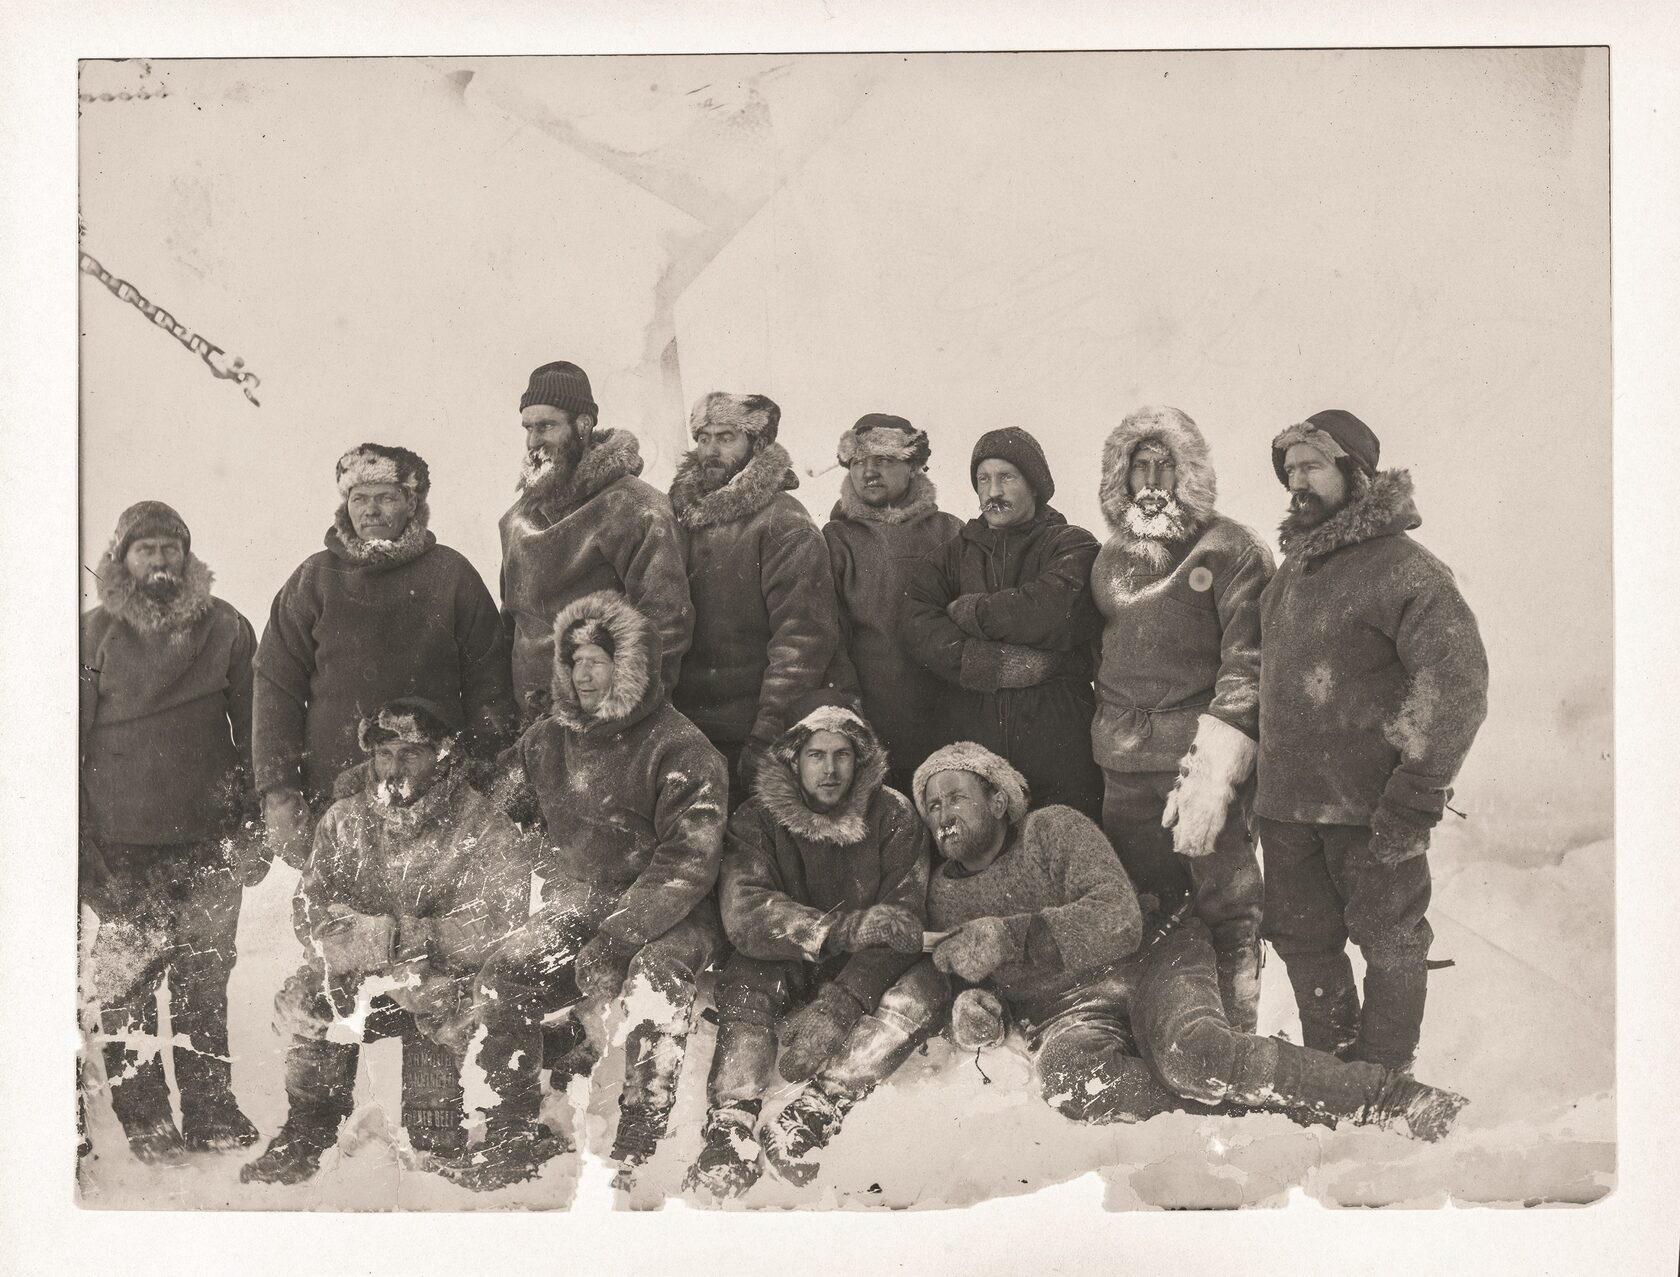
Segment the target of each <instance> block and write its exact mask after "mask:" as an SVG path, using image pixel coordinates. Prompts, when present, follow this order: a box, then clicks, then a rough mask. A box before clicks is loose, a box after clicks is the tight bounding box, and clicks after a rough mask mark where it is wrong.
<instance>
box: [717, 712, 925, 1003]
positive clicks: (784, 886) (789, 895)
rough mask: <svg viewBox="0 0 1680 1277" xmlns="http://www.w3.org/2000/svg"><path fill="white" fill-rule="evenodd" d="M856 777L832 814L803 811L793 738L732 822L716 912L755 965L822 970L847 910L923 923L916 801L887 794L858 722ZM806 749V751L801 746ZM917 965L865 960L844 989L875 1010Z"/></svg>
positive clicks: (921, 835) (848, 972) (844, 978)
mask: <svg viewBox="0 0 1680 1277" xmlns="http://www.w3.org/2000/svg"><path fill="white" fill-rule="evenodd" d="M842 730H844V731H845V734H846V735H847V736H848V737H849V738H850V739H851V741H852V748H853V756H854V758H855V759H856V771H855V772H854V774H853V779H852V789H851V792H850V793H849V794H848V795H847V796H846V801H845V802H844V803H842V804H841V805H840V807H839V808H838V809H836V810H835V811H833V812H829V813H826V814H824V813H821V812H816V811H813V810H812V809H811V808H810V807H809V806H808V805H807V803H806V801H805V798H804V795H803V793H802V791H801V790H800V787H799V780H798V776H797V773H796V771H795V763H794V751H793V750H792V749H790V748H788V747H787V746H788V744H789V743H790V742H789V735H791V733H788V734H784V735H783V736H782V737H781V738H780V739H779V740H778V741H777V744H776V748H775V749H773V750H772V752H771V757H770V759H769V761H767V762H766V763H765V765H764V766H763V767H762V768H761V769H760V770H759V773H758V775H757V777H756V778H755V780H754V782H753V793H752V797H751V798H749V799H748V800H747V801H746V802H745V803H743V804H742V806H741V808H740V810H738V811H737V812H736V813H735V815H734V817H733V818H732V819H731V820H730V822H729V832H728V834H727V836H726V837H725V840H724V853H723V871H722V874H721V875H720V877H719V879H718V902H719V905H720V907H721V908H722V911H723V926H724V930H725V931H726V932H727V933H728V935H729V939H730V941H731V942H732V943H733V944H734V945H735V947H736V948H737V949H738V950H740V951H741V952H742V953H744V954H746V955H747V956H748V957H749V958H758V959H761V960H764V961H795V962H812V963H816V962H822V961H824V960H825V959H826V958H827V957H832V956H833V955H832V954H829V955H825V954H824V952H823V946H824V943H825V941H826V940H827V939H828V934H829V931H830V929H831V928H832V926H833V923H834V920H835V918H836V916H837V915H838V913H839V911H840V910H855V909H863V908H867V907H868V906H870V905H877V904H883V905H897V906H899V907H900V908H903V909H907V910H909V911H910V912H911V913H912V914H914V915H915V917H916V919H917V920H918V921H921V920H922V919H923V918H924V916H925V914H926V899H927V881H928V857H929V839H928V833H927V827H926V826H925V825H923V824H922V821H921V819H920V818H919V817H918V816H917V815H916V810H915V808H914V807H912V806H911V805H910V800H909V799H908V798H906V797H904V795H902V794H900V793H898V792H897V791H896V790H893V789H889V788H887V787H886V786H885V784H884V781H885V778H886V771H887V760H886V755H885V753H884V751H883V750H882V748H881V745H880V742H879V741H878V740H877V739H876V738H875V735H874V733H873V732H872V731H870V729H869V727H868V726H866V725H864V724H862V723H860V722H858V721H857V720H856V719H852V720H850V721H849V722H848V723H847V724H846V725H845V726H844V727H843V728H842ZM801 743H802V741H801ZM920 957H921V955H920V954H915V953H911V954H903V953H897V952H895V951H893V950H890V949H865V950H863V951H861V952H859V953H854V954H852V955H851V956H850V957H848V958H846V959H845V961H844V963H843V964H842V965H841V967H840V970H839V972H838V973H837V974H836V976H835V980H836V981H837V982H838V983H840V984H842V985H844V986H845V987H846V988H847V989H848V990H849V991H850V992H851V993H852V994H853V996H855V997H856V998H857V999H858V1001H859V1002H861V1003H862V1004H863V1005H864V1006H866V1007H870V1008H873V1007H874V1006H875V1004H876V1003H877V1002H878V1001H880V998H881V995H882V994H883V993H884V992H886V990H887V989H888V987H889V986H891V984H892V983H893V981H895V980H897V979H898V978H899V977H900V976H901V975H903V974H904V973H905V972H906V971H908V970H909V969H910V968H911V967H912V966H914V965H915V964H916V962H917V961H918V960H919V959H920Z"/></svg>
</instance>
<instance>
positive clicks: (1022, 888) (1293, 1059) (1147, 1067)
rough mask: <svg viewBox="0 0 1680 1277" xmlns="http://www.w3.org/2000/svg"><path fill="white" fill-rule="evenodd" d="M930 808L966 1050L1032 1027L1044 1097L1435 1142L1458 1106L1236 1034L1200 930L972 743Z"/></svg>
mask: <svg viewBox="0 0 1680 1277" xmlns="http://www.w3.org/2000/svg"><path fill="white" fill-rule="evenodd" d="M915 793H916V806H917V808H918V809H919V810H920V811H921V813H922V818H923V819H924V820H925V821H926V822H927V825H928V828H929V829H931V830H932V831H933V837H934V846H935V848H936V849H937V851H938V853H939V856H940V858H941V860H940V862H937V863H936V864H935V867H934V870H933V873H932V875H931V877H930V879H929V882H928V924H929V926H930V927H931V928H932V929H933V931H934V932H935V933H936V934H939V933H943V938H942V939H941V940H939V941H938V943H937V944H936V945H935V947H934V950H933V961H934V965H935V966H937V967H938V968H939V969H940V970H942V971H949V972H950V973H951V974H952V975H953V976H954V977H956V979H957V980H958V981H959V982H961V983H963V984H965V985H967V986H968V987H965V988H963V989H962V990H961V991H960V992H959V993H958V994H957V995H956V998H955V1000H954V1002H953V1005H952V1009H951V1035H952V1038H953V1039H954V1040H955V1041H956V1043H957V1045H958V1046H959V1047H961V1048H963V1049H964V1050H970V1051H977V1050H981V1049H983V1048H986V1047H989V1046H996V1045H999V1044H1000V1043H1002V1042H1003V1041H1004V1038H1005V1036H1006V1034H1007V1032H1008V1030H1009V1027H1010V1025H1011V1023H1012V1022H1013V1023H1014V1024H1015V1025H1018V1026H1019V1027H1020V1029H1021V1031H1022V1035H1023V1037H1024V1038H1025V1041H1026V1046H1027V1051H1028V1054H1029V1055H1030V1056H1031V1057H1032V1059H1033V1063H1034V1066H1035V1068H1036V1070H1037V1073H1038V1082H1039V1087H1040V1090H1041V1092H1042V1094H1043V1095H1044V1098H1045V1100H1046V1101H1047V1102H1048V1103H1050V1104H1052V1105H1054V1106H1055V1107H1056V1108H1057V1109H1058V1110H1059V1111H1060V1112H1061V1113H1062V1114H1063V1115H1065V1116H1066V1117H1069V1118H1071V1119H1073V1120H1074V1121H1082V1122H1141V1121H1144V1120H1146V1119H1148V1118H1150V1117H1153V1116H1154V1115H1155V1114H1157V1113H1164V1112H1169V1111H1172V1110H1174V1109H1189V1110H1191V1111H1195V1112H1203V1113H1206V1112H1210V1111H1213V1107H1212V1106H1231V1107H1237V1108H1274V1107H1275V1108H1284V1109H1287V1110H1290V1111H1292V1112H1295V1113H1296V1114H1298V1115H1301V1116H1310V1117H1311V1118H1313V1119H1315V1120H1325V1121H1328V1122H1329V1123H1330V1124H1331V1125H1334V1124H1335V1121H1336V1120H1337V1119H1339V1118H1349V1119H1352V1120H1353V1121H1356V1122H1361V1123H1365V1122H1369V1123H1374V1124H1376V1125H1380V1126H1396V1125H1400V1124H1401V1123H1404V1125H1405V1127H1406V1129H1407V1130H1408V1132H1409V1133H1410V1134H1411V1135H1413V1136H1414V1137H1417V1138H1424V1139H1436V1138H1439V1137H1440V1136H1441V1135H1443V1134H1444V1133H1445V1132H1446V1130H1447V1129H1448V1127H1450V1126H1451V1124H1452V1121H1453V1119H1454V1117H1455V1116H1456V1115H1457V1113H1458V1110H1459V1109H1460V1108H1461V1107H1462V1106H1463V1104H1464V1101H1463V1099H1462V1098H1461V1097H1459V1096H1457V1095H1454V1094H1452V1093H1451V1092H1448V1091H1440V1090H1436V1089H1435V1088H1433V1087H1427V1086H1422V1085H1420V1084H1419V1083H1417V1082H1414V1081H1413V1080H1412V1079H1411V1078H1410V1077H1407V1076H1405V1075H1404V1074H1399V1073H1394V1072H1391V1071H1390V1070H1387V1069H1384V1068H1381V1067H1380V1066H1378V1065H1375V1064H1353V1063H1343V1062H1342V1061H1341V1060H1338V1059H1336V1058H1335V1057H1334V1056H1332V1055H1328V1054H1326V1053H1324V1052H1322V1051H1314V1050H1310V1049H1308V1048H1305V1047H1298V1046H1294V1045H1293V1044H1291V1043H1288V1042H1282V1041H1278V1040H1275V1039H1272V1038H1261V1037H1256V1036H1255V1035H1254V1034H1252V1033H1245V1032H1242V1031H1240V1030H1238V1029H1235V1028H1233V1027H1232V1026H1231V1024H1230V1022H1229V1021H1228V1020H1227V1018H1226V1016H1225V1010H1224V1006H1223V1003H1222V1001H1221V998H1220V991H1219V980H1218V975H1217V972H1216V965H1215V959H1214V954H1213V948H1212V946H1211V944H1210V943H1209V942H1208V934H1207V930H1206V928H1205V927H1203V925H1202V924H1201V922H1200V921H1199V920H1197V919H1195V918H1193V917H1192V918H1190V919H1189V920H1188V921H1187V922H1185V923H1183V925H1175V923H1176V919H1165V920H1157V919H1151V920H1150V926H1149V929H1148V936H1147V939H1146V938H1145V927H1144V922H1145V920H1144V919H1143V918H1142V916H1141V915H1140V911H1139V907H1138V899H1137V895H1136V893H1135V892H1134V891H1133V889H1132V884H1131V883H1130V881H1128V879H1127V878H1126V875H1125V872H1124V870H1122V869H1121V867H1120V865H1119V863H1118V862H1117V861H1116V860H1115V858H1114V856H1113V854H1112V852H1111V851H1110V849H1109V847H1108V844H1107V842H1106V840H1105V839H1104V838H1103V836H1102V831H1101V830H1099V829H1098V828H1097V827H1096V826H1095V825H1094V824H1092V823H1091V822H1090V821H1089V820H1087V819H1086V818H1085V817H1083V816H1081V815H1080V814H1079V813H1078V812H1075V811H1072V810H1070V809H1069V808H1066V807H1041V808H1039V809H1038V810H1037V811H1034V812H1032V813H1030V814H1029V813H1028V812H1027V794H1026V784H1025V781H1024V780H1023V778H1022V776H1021V774H1020V773H1019V772H1018V771H1016V770H1015V769H1014V768H1013V767H1011V766H1010V765H1009V764H1008V763H1006V762H1005V761H1004V760H1003V759H1001V758H999V757H998V756H997V755H996V754H994V753H992V752H991V751H990V750H987V749H984V748H982V747H981V746H979V745H976V744H974V743H972V742H970V741H962V742H959V743H957V744H955V745H950V746H947V747H946V748H945V749H941V750H938V751H936V752H935V753H934V754H932V755H931V756H930V757H929V758H928V759H927V760H926V761H925V762H924V763H923V764H922V765H921V766H920V767H919V768H917V769H916V777H915Z"/></svg>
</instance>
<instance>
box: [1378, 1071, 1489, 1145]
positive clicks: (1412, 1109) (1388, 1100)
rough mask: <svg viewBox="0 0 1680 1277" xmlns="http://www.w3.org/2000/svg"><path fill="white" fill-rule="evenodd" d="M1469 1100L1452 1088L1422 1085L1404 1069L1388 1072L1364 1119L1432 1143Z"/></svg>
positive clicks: (1447, 1128)
mask: <svg viewBox="0 0 1680 1277" xmlns="http://www.w3.org/2000/svg"><path fill="white" fill-rule="evenodd" d="M1469 1102H1470V1101H1469V1100H1467V1099H1466V1098H1465V1097H1464V1096H1462V1095H1459V1094H1458V1093H1456V1092H1454V1091H1448V1090H1445V1089H1443V1088H1441V1087H1438V1086H1425V1085H1424V1084H1423V1083H1422V1082H1419V1081H1417V1080H1416V1079H1414V1078H1410V1077H1407V1076H1406V1075H1405V1074H1404V1073H1390V1074H1389V1075H1388V1079H1387V1081H1386V1083H1385V1084H1384V1086H1383V1090H1382V1094H1381V1096H1379V1097H1378V1100H1377V1102H1376V1103H1375V1104H1374V1105H1372V1106H1371V1111H1370V1112H1369V1113H1368V1114H1367V1116H1366V1119H1365V1120H1366V1121H1369V1122H1372V1123H1374V1124H1375V1125H1377V1126H1381V1127H1383V1128H1385V1129H1389V1130H1396V1129H1398V1130H1400V1131H1401V1133H1402V1134H1406V1135H1410V1136H1411V1137H1412V1138H1413V1139H1415V1140H1428V1141H1429V1142H1431V1143H1433V1142H1434V1141H1436V1140H1438V1139H1440V1138H1441V1137H1442V1136H1444V1135H1445V1134H1446V1133H1447V1132H1448V1131H1450V1130H1451V1129H1452V1127H1453V1123H1454V1122H1456V1121H1457V1120H1458V1114H1459V1110H1460V1109H1462V1108H1463V1107H1464V1106H1465V1105H1466V1104H1468V1103H1469Z"/></svg>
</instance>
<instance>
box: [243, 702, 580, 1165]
mask: <svg viewBox="0 0 1680 1277" xmlns="http://www.w3.org/2000/svg"><path fill="white" fill-rule="evenodd" d="M357 741H358V744H359V746H360V748H361V749H362V751H363V752H364V753H366V754H367V755H369V761H370V771H371V783H370V784H369V785H368V787H367V788H365V789H363V790H362V791H361V792H359V793H355V794H352V795H350V796H349V797H347V798H343V799H340V800H339V801H338V802H336V803H334V804H333V805H332V806H331V807H329V808H328V809H327V812H326V814H325V815H324V816H322V817H321V821H320V824H319V825H318V826H317V827H316V830H315V842H314V848H313V850H312V851H311V853H310V857H309V863H308V865H307V866H306V867H305V869H304V872H303V877H302V878H301V879H300V880H299V882H298V887H297V893H296V895H295V896H294V897H293V901H292V924H293V927H294V928H295V930H296V931H297V934H298V939H300V940H301V941H303V945H304V950H305V956H304V961H303V964H302V965H301V966H300V967H299V968H298V969H297V971H296V972H294V973H293V974H292V975H291V976H290V977H289V978H288V979H287V981H286V983H285V985H284V986H283V987H282V988H281V990H280V992H279V994H277V995H276V997H275V999H274V1028H275V1032H277V1033H279V1034H280V1035H281V1036H282V1037H284V1038H285V1039H286V1040H287V1047H286V1102H287V1112H286V1120H285V1123H284V1125H282V1126H281V1128H280V1130H279V1132H278V1133H277V1134H276V1135H275V1136H274V1138H273V1139H272V1140H271V1141H270V1142H269V1145H268V1147H267V1148H266V1149H265V1150H264V1151H263V1153H262V1155H261V1156H260V1157H258V1158H257V1159H256V1160H255V1161H253V1162H251V1163H250V1164H249V1165H247V1166H246V1167H245V1168H244V1169H243V1170H242V1171H241V1172H240V1178H241V1179H243V1180H247V1181H252V1180H255V1181H260V1182H263V1183H280V1184H292V1183H297V1182H299V1181H301V1180H305V1179H308V1178H309V1177H310V1176H311V1175H313V1174H314V1173H315V1172H316V1170H317V1169H318V1168H319V1166H320V1163H321V1157H322V1155H323V1154H324V1153H325V1152H326V1150H327V1149H329V1148H331V1147H332V1146H333V1145H334V1144H335V1143H336V1142H337V1139H338V1131H339V1127H340V1126H341V1125H342V1124H343V1122H344V1119H345V1118H346V1117H348V1116H349V1115H350V1110H351V1102H352V1096H353V1091H354V1088H355V1083H356V1061H357V1057H358V1055H359V1053H360V1047H359V1046H358V1045H357V1043H356V1040H355V1039H356V1038H357V1037H360V1039H361V1040H362V1041H372V1040H374V1039H376V1038H383V1037H395V1036H399V1035H405V1034H407V1033H408V1032H410V1031H414V1032H417V1033H418V1034H419V1035H421V1036H424V1037H425V1038H427V1039H429V1040H430V1041H432V1042H435V1043H437V1044H438V1045H439V1046H442V1047H445V1048H446V1049H447V1051H448V1052H449V1054H450V1055H451V1056H452V1057H453V1058H454V1061H455V1063H456V1066H457V1067H459V1066H460V1065H461V1064H462V1063H463V1062H464V1061H465V1058H466V1053H467V1049H468V1044H469V1042H470V1041H471V1039H472V1036H473V1032H474V1030H475V1029H476V1028H477V1023H478V1021H477V1013H476V1006H475V999H474V994H473V979H474V976H475V975H476V974H477V972H478V970H479V968H480V966H481V965H482V964H483V963H484V961H485V959H486V957H488V955H489V954H490V953H491V952H492V951H493V950H494V949H495V948H496V946H497V945H499V944H500V943H501V942H502V941H503V940H504V939H505V938H506V937H507V936H508V935H509V934H510V933H511V932H512V931H513V930H514V928H516V927H517V926H518V925H519V924H520V923H521V922H522V921H523V920H524V918H525V915H526V912H527V907H528V902H529V899H530V894H531V855H530V848H529V846H528V844H527V843H526V841H525V840H524V839H523V838H522V837H521V836H520V834H519V832H518V830H517V829H515V828H514V825H513V822H512V821H510V820H509V819H508V818H507V817H506V816H504V815H503V814H502V813H501V812H500V811H498V810H497V809H496V806H495V804H494V803H492V802H491V801H490V800H489V799H488V798H486V797H484V796H483V795H482V794H480V793H478V792H477V791H476V790H474V789H473V788H472V787H471V786H470V785H468V784H467V783H466V778H465V775H464V771H463V769H462V767H461V763H462V761H463V756H462V755H463V751H462V750H461V747H460V733H459V732H458V730H457V729H456V728H455V727H454V725H453V724H452V723H450V722H449V721H448V718H447V716H446V715H445V713H444V711H443V708H442V706H439V705H437V704H435V703H434V702H431V701H428V700H425V699H424V698H422V697H418V696H402V697H397V698H395V699H393V700H390V701H388V702H386V703H385V704H384V705H381V706H380V707H379V708H378V709H377V710H376V711H375V712H374V713H372V714H370V715H369V716H368V717H367V718H365V719H364V720H363V721H362V722H361V723H360V725H359V727H358V730H357ZM370 979H371V980H373V981H375V982H376V985H377V986H380V987H383V989H384V991H383V992H381V993H378V994H374V993H371V992H370V991H367V990H364V989H363V984H364V982H365V981H368V980H370ZM551 1142H552V1141H551V1140H550V1138H549V1137H548V1136H547V1134H546V1132H544V1131H542V1130H541V1128H538V1127H536V1126H535V1124H534V1123H517V1122H510V1121H508V1120H506V1119H505V1117H504V1116H503V1115H502V1114H500V1113H498V1112H497V1111H496V1110H494V1109H492V1110H491V1112H490V1113H489V1115H488V1122H487V1131H486V1144H487V1147H488V1149H489V1150H490V1151H491V1154H490V1155H494V1156H496V1157H498V1158H500V1159H502V1160H516V1161H519V1162H521V1163H523V1164H529V1163H531V1162H532V1161H534V1160H535V1159H534V1157H532V1156H531V1155H530V1154H529V1153H528V1152H526V1150H529V1149H531V1148H543V1147H545V1146H546V1145H548V1144H550V1143H551ZM514 1145H517V1146H518V1147H519V1148H520V1149H521V1154H520V1156H519V1157H517V1158H510V1154H509V1151H508V1150H509V1149H510V1147H511V1146H514Z"/></svg>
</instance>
